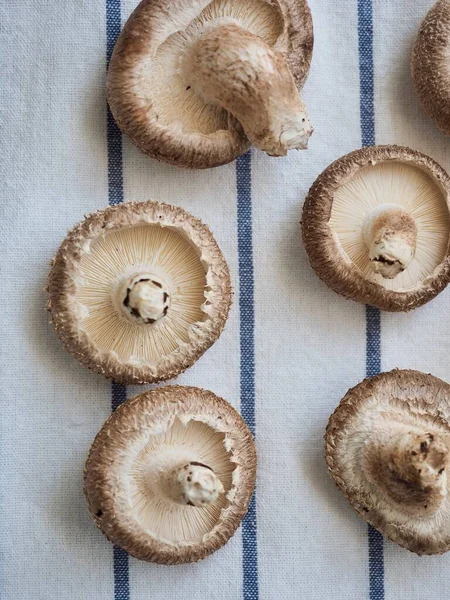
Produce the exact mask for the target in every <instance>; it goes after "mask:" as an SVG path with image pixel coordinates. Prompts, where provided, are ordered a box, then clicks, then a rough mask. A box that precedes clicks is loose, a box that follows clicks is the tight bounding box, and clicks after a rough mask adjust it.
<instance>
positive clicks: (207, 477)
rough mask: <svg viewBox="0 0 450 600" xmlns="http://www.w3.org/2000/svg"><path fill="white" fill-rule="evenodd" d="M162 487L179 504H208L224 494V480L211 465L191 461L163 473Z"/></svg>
mask: <svg viewBox="0 0 450 600" xmlns="http://www.w3.org/2000/svg"><path fill="white" fill-rule="evenodd" d="M162 488H163V490H164V491H165V493H166V494H167V495H168V496H169V497H170V498H172V500H173V501H174V502H177V503H178V504H187V505H189V506H197V507H198V506H200V507H201V506H206V505H208V504H210V503H211V502H215V501H216V500H217V498H218V497H219V496H220V494H223V492H224V487H223V485H222V482H221V481H220V479H219V478H218V477H217V475H216V474H215V473H214V471H213V469H211V467H208V465H204V464H203V463H199V462H195V461H191V462H189V463H185V464H182V465H179V466H177V467H175V468H174V469H171V470H169V471H168V472H167V473H163V474H162Z"/></svg>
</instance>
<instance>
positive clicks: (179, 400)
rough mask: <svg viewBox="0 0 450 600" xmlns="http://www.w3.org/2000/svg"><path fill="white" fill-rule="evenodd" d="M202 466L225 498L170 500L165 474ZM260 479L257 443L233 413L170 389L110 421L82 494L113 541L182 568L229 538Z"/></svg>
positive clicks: (148, 395) (197, 392)
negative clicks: (192, 501) (195, 501)
mask: <svg viewBox="0 0 450 600" xmlns="http://www.w3.org/2000/svg"><path fill="white" fill-rule="evenodd" d="M199 464H200V465H202V466H203V467H204V468H207V469H210V470H211V472H214V473H215V474H216V475H217V477H218V478H219V479H220V481H221V482H222V493H221V494H220V495H219V496H218V498H217V499H216V500H214V501H212V502H210V503H209V504H207V505H201V506H192V505H189V504H188V503H186V502H183V500H181V502H180V501H176V500H174V499H172V498H171V497H170V488H168V487H167V479H166V476H167V474H168V473H171V472H173V469H174V468H175V469H177V468H181V469H183V468H184V467H185V466H186V465H190V466H192V465H199ZM188 468H189V467H188ZM191 474H192V471H191ZM187 477H188V480H189V470H188V471H187ZM255 477H256V453H255V446H254V442H253V438H252V436H251V433H250V431H249V429H248V427H247V426H246V424H245V423H244V421H243V420H242V418H241V417H240V415H239V414H238V413H237V412H236V410H235V409H234V408H233V407H232V406H231V405H230V404H228V402H226V401H225V400H222V399H221V398H218V397H217V396H215V395H214V394H213V393H212V392H209V391H206V390H202V389H199V388H195V387H182V386H167V387H162V388H159V389H155V390H152V391H149V392H145V393H143V394H140V395H139V396H136V397H135V398H133V399H131V400H128V401H127V402H125V403H124V404H122V405H121V406H120V407H119V408H118V409H117V410H116V411H115V412H114V413H113V414H112V415H111V417H110V418H109V419H108V420H107V421H106V423H105V425H104V426H103V428H102V429H101V431H100V432H99V434H98V435H97V437H96V438H95V441H94V443H93V445H92V448H91V451H90V453H89V457H88V460H87V463H86V469H85V491H86V496H87V500H88V503H89V509H90V511H91V513H92V516H93V518H94V520H95V523H96V524H97V526H98V527H99V528H100V529H101V530H102V531H103V533H104V534H105V535H106V537H107V538H108V539H109V540H110V541H111V542H113V543H114V544H116V545H117V546H119V547H121V548H123V549H124V550H126V551H127V552H129V553H130V554H131V555H132V556H134V557H136V558H139V559H141V560H147V561H151V562H158V563H165V564H177V563H185V562H194V561H198V560H201V559H202V558H205V557H206V556H208V555H209V554H211V553H212V552H214V551H216V550H218V549H219V548H221V547H222V546H223V545H224V544H225V543H226V542H227V541H228V540H229V539H230V537H231V536H232V535H233V534H234V532H235V531H236V529H237V527H238V526H239V523H240V521H241V519H242V517H243V516H244V515H245V513H246V512H247V509H248V505H249V502H250V498H251V496H252V493H253V489H254V485H255Z"/></svg>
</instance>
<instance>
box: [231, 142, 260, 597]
mask: <svg viewBox="0 0 450 600" xmlns="http://www.w3.org/2000/svg"><path fill="white" fill-rule="evenodd" d="M251 177H252V167H251V154H250V152H247V154H244V155H243V156H241V157H240V158H238V159H237V161H236V180H237V221H238V256H239V315H240V358H241V367H240V369H241V371H240V390H241V413H242V416H243V418H244V419H245V421H246V423H247V425H248V426H249V428H250V430H251V432H252V434H253V435H255V338H254V325H255V313H254V276H253V231H252V189H251V188H252V184H251ZM242 544H243V575H244V581H243V598H244V600H258V598H259V590H258V548H257V527H256V494H254V496H253V498H252V500H251V502H250V505H249V509H248V513H247V515H246V516H245V518H244V520H243V521H242Z"/></svg>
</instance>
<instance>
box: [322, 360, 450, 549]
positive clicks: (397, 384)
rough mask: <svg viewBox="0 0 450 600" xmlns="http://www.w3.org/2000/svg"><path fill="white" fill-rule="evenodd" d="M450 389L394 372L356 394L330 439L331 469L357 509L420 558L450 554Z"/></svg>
mask: <svg viewBox="0 0 450 600" xmlns="http://www.w3.org/2000/svg"><path fill="white" fill-rule="evenodd" d="M449 400H450V385H449V384H448V383H445V382H444V381H441V380H440V379H437V378H436V377H433V376H432V375H426V374H424V373H420V372H418V371H399V370H395V371H391V372H390V373H382V374H381V375H377V376H375V377H371V378H368V379H366V380H364V381H363V382H362V383H360V384H359V385H357V386H356V387H354V388H353V389H351V390H349V391H348V392H347V394H346V396H345V397H344V398H343V400H342V401H341V403H340V404H339V406H338V407H337V409H336V410H335V412H334V413H333V414H332V415H331V417H330V420H329V422H328V426H327V430H326V434H325V452H326V460H327V465H328V470H329V472H330V474H331V476H332V477H333V479H334V481H335V483H336V485H337V486H338V488H339V489H340V490H341V492H342V493H343V494H344V495H345V496H346V498H347V500H348V501H349V502H350V503H351V505H352V506H353V508H354V509H355V510H356V511H357V512H358V513H359V514H360V516H361V517H363V518H364V519H365V520H366V521H368V522H369V523H370V524H371V525H372V526H373V527H375V528H376V529H378V530H379V531H381V532H382V533H383V534H384V535H386V536H387V537H388V538H390V539H391V540H392V541H394V542H396V543H397V544H400V545H401V546H404V547H405V548H408V550H411V551H412V552H416V553H417V554H441V553H443V552H447V551H448V550H450V495H449V494H448V487H449V481H448V473H449V448H450V402H449Z"/></svg>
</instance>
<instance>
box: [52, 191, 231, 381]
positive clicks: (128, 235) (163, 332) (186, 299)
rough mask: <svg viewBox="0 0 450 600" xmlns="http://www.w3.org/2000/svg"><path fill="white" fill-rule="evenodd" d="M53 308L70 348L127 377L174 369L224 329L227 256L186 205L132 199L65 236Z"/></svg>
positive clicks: (157, 375)
mask: <svg viewBox="0 0 450 600" xmlns="http://www.w3.org/2000/svg"><path fill="white" fill-rule="evenodd" d="M48 289H49V310H50V311H51V315H52V321H53V323H54V325H55V328H56V330H57V332H58V334H59V335H60V337H61V339H62V341H63V343H64V344H65V346H66V348H67V349H68V350H69V352H71V353H72V354H73V355H74V356H75V357H76V358H78V360H80V361H81V362H82V363H83V364H85V365H87V366H88V367H90V368H91V369H93V370H95V371H97V372H99V373H101V374H103V375H105V376H107V377H112V378H113V379H115V380H116V381H121V382H123V383H152V382H156V381H161V380H165V379H169V378H170V377H174V376H175V375H178V374H179V373H180V372H182V371H184V370H185V369H187V368H188V367H189V366H191V365H192V364H193V363H194V362H195V361H196V360H197V359H198V358H199V357H200V356H201V355H202V354H203V353H204V352H205V351H206V350H207V349H208V348H209V347H210V346H211V345H212V344H213V343H214V342H215V340H216V339H217V338H218V336H219V335H220V333H221V331H222V329H223V327H224V325H225V321H226V319H227V316H228V310H229V308H230V304H231V283H230V275H229V271H228V267H227V264H226V262H225V259H224V257H223V255H222V253H221V252H220V249H219V247H218V246H217V243H216V241H215V239H214V237H213V235H212V233H211V232H210V231H209V229H208V228H207V227H206V226H205V225H204V224H203V223H201V222H200V221H199V220H198V219H195V218H194V217H193V216H192V215H190V214H189V213H187V212H186V211H184V210H183V209H181V208H178V207H174V206H170V205H168V204H159V203H157V202H141V203H133V202H128V203H125V204H122V205H119V206H114V207H109V208H107V209H105V210H103V211H99V212H97V213H94V214H93V215H89V216H87V217H86V219H85V220H84V221H83V222H82V223H80V224H78V225H77V226H76V227H74V229H73V230H72V231H71V232H69V235H68V236H67V238H66V239H65V240H64V241H63V243H62V244H61V247H60V248H59V250H58V252H57V254H56V257H55V260H54V262H53V266H52V270H51V272H50V276H49V288H48Z"/></svg>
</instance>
